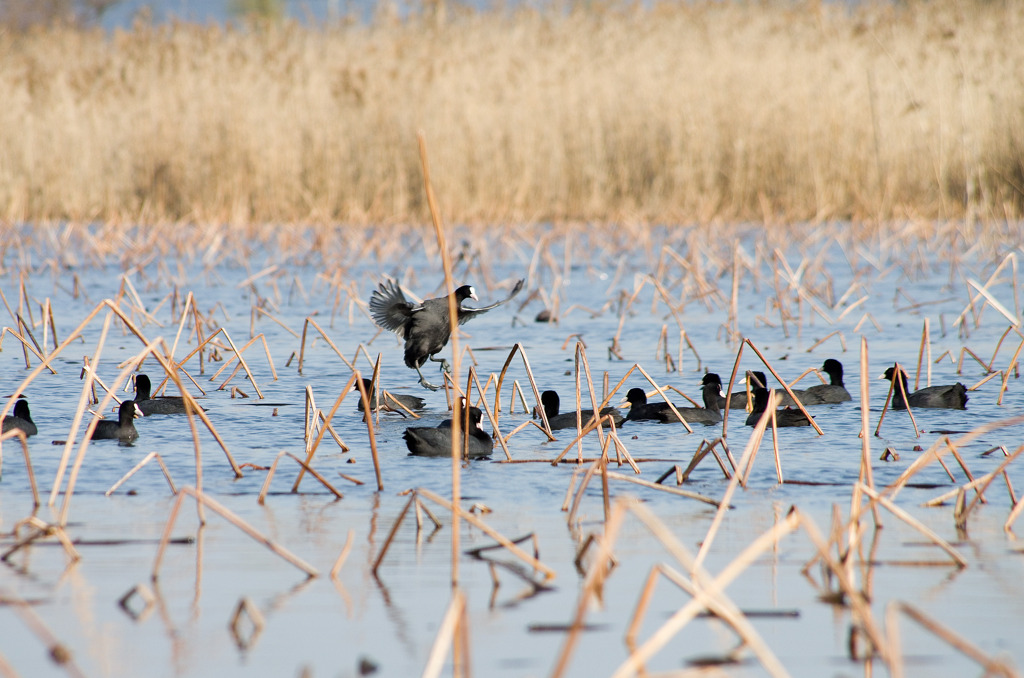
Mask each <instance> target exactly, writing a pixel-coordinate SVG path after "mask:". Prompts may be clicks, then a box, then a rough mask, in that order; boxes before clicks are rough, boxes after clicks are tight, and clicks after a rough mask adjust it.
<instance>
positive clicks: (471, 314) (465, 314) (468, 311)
mask: <svg viewBox="0 0 1024 678" xmlns="http://www.w3.org/2000/svg"><path fill="white" fill-rule="evenodd" d="M524 282H526V281H525V280H519V281H518V282H516V285H515V287H513V288H512V292H510V293H509V295H508V296H507V297H505V298H504V299H502V300H501V301H496V302H494V303H493V304H490V305H489V306H482V307H480V308H465V307H463V308H460V309H459V324H460V325H462V324H463V323H465V322H468V321H469V320H470V319H471V318H475V317H476V316H478V315H480V314H481V313H487V311H490V310H491V309H492V308H497V307H498V306H501V305H502V304H504V303H505V302H507V301H509V300H510V299H512V297H514V296H516V295H517V294H519V291H520V290H521V289H523V283H524Z"/></svg>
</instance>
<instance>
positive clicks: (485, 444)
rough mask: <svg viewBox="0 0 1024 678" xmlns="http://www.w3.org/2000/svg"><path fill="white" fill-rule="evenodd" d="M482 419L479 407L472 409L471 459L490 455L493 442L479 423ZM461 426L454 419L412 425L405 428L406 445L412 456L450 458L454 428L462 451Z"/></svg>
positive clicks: (468, 453)
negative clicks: (456, 424)
mask: <svg viewBox="0 0 1024 678" xmlns="http://www.w3.org/2000/svg"><path fill="white" fill-rule="evenodd" d="M464 408H465V406H464ZM463 416H465V414H464V415H463ZM482 419H483V415H482V413H481V412H480V408H478V407H470V408H469V449H468V452H467V453H466V454H467V456H468V457H469V458H470V459H483V458H484V457H489V456H491V449H492V448H493V446H494V441H493V440H492V438H491V436H490V435H488V434H487V432H486V431H484V430H483V427H482V426H481V425H480V422H481V420H482ZM460 424H461V422H460ZM461 429H462V426H461V425H460V426H459V427H458V428H454V427H453V426H452V420H451V419H446V420H445V421H442V422H441V423H440V424H438V425H437V426H436V427H434V428H428V427H423V426H410V427H409V428H407V429H405V433H403V434H402V437H403V438H404V439H405V446H406V447H408V448H409V454H410V455H415V456H418V457H451V456H452V435H453V431H455V432H456V433H455V434H454V435H458V436H459V440H458V443H456V444H457V445H458V446H459V448H458V449H459V450H460V453H461V450H462V449H463V447H462V446H463V442H462V436H461V435H459V432H460V431H461Z"/></svg>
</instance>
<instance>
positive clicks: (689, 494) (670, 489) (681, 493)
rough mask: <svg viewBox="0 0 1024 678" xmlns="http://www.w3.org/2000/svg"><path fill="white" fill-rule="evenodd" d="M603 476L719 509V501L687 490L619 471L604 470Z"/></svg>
mask: <svg viewBox="0 0 1024 678" xmlns="http://www.w3.org/2000/svg"><path fill="white" fill-rule="evenodd" d="M602 475H603V476H604V477H605V478H610V479H613V480H625V481H626V482H630V483H634V484H636V485H642V486H643V487H649V488H651V489H652V490H660V491H662V492H668V493H669V494H675V495H678V496H680V497H686V498H687V499H696V500H697V501H702V502H704V503H705V504H711V505H712V506H714V507H716V508H717V507H718V502H717V501H715V500H714V499H711V498H710V497H705V496H704V495H702V494H699V493H697V492H689V491H687V490H680V489H678V488H675V487H666V486H665V485H660V484H658V483H652V482H651V481H649V480H643V479H642V478H637V477H635V476H628V475H626V474H624V473H618V472H617V471H609V470H607V469H606V468H605V469H602Z"/></svg>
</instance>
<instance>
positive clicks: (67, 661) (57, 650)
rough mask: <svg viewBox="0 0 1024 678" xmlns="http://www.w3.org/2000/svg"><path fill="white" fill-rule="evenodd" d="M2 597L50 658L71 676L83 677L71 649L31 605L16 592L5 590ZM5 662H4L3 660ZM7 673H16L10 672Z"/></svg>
mask: <svg viewBox="0 0 1024 678" xmlns="http://www.w3.org/2000/svg"><path fill="white" fill-rule="evenodd" d="M4 598H6V599H8V600H9V601H10V604H11V606H12V607H13V608H14V611H15V613H16V614H17V615H18V616H19V617H20V618H21V621H22V623H23V624H24V625H25V627H26V628H28V630H29V631H30V632H31V633H32V635H34V636H35V637H36V638H38V639H39V641H40V642H42V643H43V645H44V646H45V647H46V651H47V654H48V655H49V657H50V659H51V660H52V661H53V662H54V663H55V664H56V665H57V666H60V668H61V669H63V670H64V671H65V672H66V673H67V674H68V675H69V676H71V678H85V673H83V672H82V669H81V668H80V667H79V666H78V664H77V663H76V662H75V655H74V653H73V652H72V651H71V649H70V648H69V647H68V646H67V645H65V644H64V643H62V642H60V640H58V639H57V636H56V635H54V633H53V632H52V631H51V630H50V628H49V627H48V626H47V625H46V622H44V621H43V619H42V618H41V617H40V616H39V615H38V614H37V613H36V611H35V610H33V609H32V606H31V605H29V604H28V603H27V602H25V601H24V600H22V599H21V598H20V597H19V596H18V595H17V594H16V593H13V592H10V591H5V592H4ZM5 663H6V662H5ZM9 675H17V674H15V673H13V672H12V673H10V674H9Z"/></svg>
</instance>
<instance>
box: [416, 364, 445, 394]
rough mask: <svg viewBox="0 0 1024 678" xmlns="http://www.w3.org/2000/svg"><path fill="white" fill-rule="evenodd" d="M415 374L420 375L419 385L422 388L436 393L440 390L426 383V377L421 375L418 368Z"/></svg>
mask: <svg viewBox="0 0 1024 678" xmlns="http://www.w3.org/2000/svg"><path fill="white" fill-rule="evenodd" d="M416 374H418V375H420V385H421V386H423V388H428V389H430V390H431V391H436V390H438V389H439V388H441V387H440V386H434V385H433V384H431V383H430V382H429V381H427V379H426V377H424V376H423V373H422V372H420V368H418V367H417V368H416Z"/></svg>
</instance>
